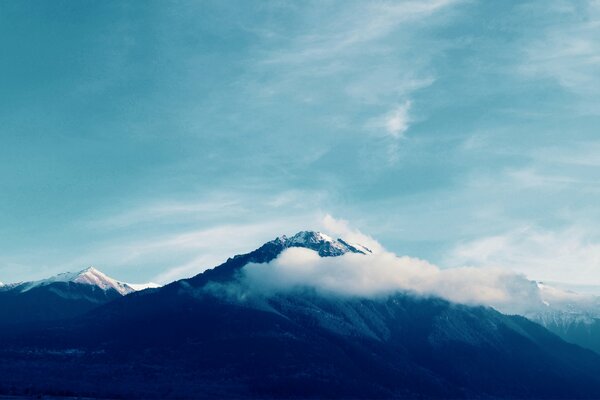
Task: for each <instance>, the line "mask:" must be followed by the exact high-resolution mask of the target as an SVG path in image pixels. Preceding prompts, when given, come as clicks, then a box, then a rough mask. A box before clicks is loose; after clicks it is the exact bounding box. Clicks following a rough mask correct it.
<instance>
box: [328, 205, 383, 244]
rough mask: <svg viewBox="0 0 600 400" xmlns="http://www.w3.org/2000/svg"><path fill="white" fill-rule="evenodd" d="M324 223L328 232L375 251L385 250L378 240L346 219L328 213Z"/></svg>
mask: <svg viewBox="0 0 600 400" xmlns="http://www.w3.org/2000/svg"><path fill="white" fill-rule="evenodd" d="M322 225H323V227H324V228H325V229H324V230H325V231H326V232H327V233H329V234H331V235H333V236H336V237H340V238H342V239H344V240H347V241H349V242H352V243H358V244H360V245H362V246H366V247H367V248H368V249H369V250H371V251H372V252H374V253H379V252H382V251H383V250H384V249H383V246H381V244H380V243H379V242H378V241H377V240H375V239H373V238H372V237H371V236H369V235H366V234H364V233H362V232H361V231H359V230H358V229H355V228H352V227H351V226H350V224H349V222H348V221H346V220H344V219H336V218H334V217H332V216H331V215H330V214H326V215H325V217H323V220H322Z"/></svg>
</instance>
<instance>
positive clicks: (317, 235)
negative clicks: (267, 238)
mask: <svg viewBox="0 0 600 400" xmlns="http://www.w3.org/2000/svg"><path fill="white" fill-rule="evenodd" d="M276 241H279V242H280V243H281V244H283V246H284V247H305V248H308V249H311V250H314V251H316V252H318V253H319V255H321V256H340V255H343V254H346V253H360V254H371V253H372V252H371V250H369V249H368V248H366V247H364V246H361V245H355V244H350V243H349V242H347V241H344V240H343V239H333V238H332V237H330V236H328V235H326V234H324V233H322V232H315V231H301V232H298V233H296V234H295V235H294V236H292V237H287V236H285V235H284V236H280V237H279V238H277V239H276Z"/></svg>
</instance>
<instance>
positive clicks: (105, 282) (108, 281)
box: [22, 267, 135, 296]
mask: <svg viewBox="0 0 600 400" xmlns="http://www.w3.org/2000/svg"><path fill="white" fill-rule="evenodd" d="M56 282H72V283H80V284H84V285H91V286H96V287H99V288H100V289H102V290H104V291H107V290H110V289H114V290H116V291H117V292H118V293H120V294H121V295H123V296H124V295H126V294H129V293H131V292H134V291H135V289H133V288H132V287H131V286H129V285H128V284H126V283H123V282H119V281H117V280H115V279H113V278H110V277H108V276H107V275H105V274H103V273H102V272H100V271H98V270H97V269H96V268H94V267H89V268H86V269H84V270H82V271H79V272H65V273H62V274H58V275H55V276H53V277H51V278H48V279H43V280H40V281H35V282H30V283H27V284H26V285H25V287H24V288H23V289H22V292H26V291H28V290H31V289H33V288H35V287H39V286H46V285H49V284H51V283H56Z"/></svg>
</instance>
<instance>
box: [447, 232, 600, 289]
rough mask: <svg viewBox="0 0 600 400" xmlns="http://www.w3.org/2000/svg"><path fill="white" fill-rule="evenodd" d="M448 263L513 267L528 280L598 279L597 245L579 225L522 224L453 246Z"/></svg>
mask: <svg viewBox="0 0 600 400" xmlns="http://www.w3.org/2000/svg"><path fill="white" fill-rule="evenodd" d="M448 258H449V260H448V263H449V264H453V265H457V264H458V265H471V266H475V267H496V268H513V269H517V270H519V271H520V272H522V273H524V274H526V275H527V276H528V277H529V278H531V279H536V280H542V281H556V282H564V283H570V284H581V285H585V284H588V285H589V284H598V283H599V282H600V244H598V242H597V241H595V240H593V237H591V236H590V235H589V233H588V232H586V231H585V230H583V229H581V228H577V227H570V228H568V229H563V230H559V231H548V230H543V229H540V228H537V227H534V226H525V227H521V228H518V229H513V230H511V231H508V232H505V233H502V234H498V235H492V236H486V237H482V238H478V239H475V240H471V241H467V242H464V243H461V244H459V245H458V246H456V247H455V248H454V249H453V250H452V251H451V253H450V255H449V257H448Z"/></svg>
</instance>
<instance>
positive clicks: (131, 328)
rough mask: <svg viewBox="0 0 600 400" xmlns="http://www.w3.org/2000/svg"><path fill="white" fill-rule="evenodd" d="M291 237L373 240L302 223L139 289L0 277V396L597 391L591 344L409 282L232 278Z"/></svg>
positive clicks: (320, 245) (103, 280)
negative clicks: (397, 286) (341, 289)
mask: <svg viewBox="0 0 600 400" xmlns="http://www.w3.org/2000/svg"><path fill="white" fill-rule="evenodd" d="M290 248H305V249H309V250H313V251H314V252H316V253H318V254H319V256H320V257H339V256H343V255H345V254H356V255H360V256H365V257H366V256H368V255H369V254H371V251H370V250H369V249H368V248H366V247H364V246H361V245H359V244H354V243H350V242H348V241H345V240H342V239H333V238H330V237H328V236H326V235H324V234H321V233H318V232H300V233H298V234H296V235H294V236H292V237H286V236H282V237H279V238H277V239H275V240H273V241H270V242H267V243H265V244H264V245H263V246H261V247H260V248H258V249H256V250H254V251H252V252H250V253H247V254H242V255H238V256H235V257H233V258H230V259H228V260H227V261H226V262H225V263H223V264H221V265H220V266H218V267H215V268H213V269H211V270H207V271H205V272H204V273H202V274H199V275H197V276H195V277H193V278H190V279H184V280H181V281H177V282H174V283H171V284H169V285H166V286H164V287H161V288H156V289H150V290H143V291H139V292H135V291H133V289H132V288H131V287H130V286H128V285H126V284H123V283H120V282H117V281H115V280H112V279H110V278H108V277H106V276H105V275H103V274H101V273H100V272H99V271H97V270H86V271H82V272H81V273H78V274H71V275H62V276H59V277H56V278H52V279H50V280H46V281H41V282H37V283H29V284H21V285H8V286H6V285H5V286H4V287H3V288H0V309H2V310H5V308H6V306H5V304H10V307H12V308H13V310H12V311H3V312H5V313H8V314H2V319H9V318H17V319H19V318H20V321H21V323H20V324H19V325H18V327H12V328H6V329H2V330H0V343H2V346H0V394H28V395H31V394H55V395H77V396H89V397H105V398H113V397H121V398H167V397H170V398H273V397H287V398H290V397H294V398H475V397H476V398H600V376H598V374H597V371H600V355H598V354H597V353H595V352H592V351H590V350H586V349H583V348H581V347H579V346H576V345H574V344H570V343H567V342H565V341H564V340H562V339H561V338H559V337H558V336H557V335H555V334H553V333H551V332H549V331H548V330H547V329H545V328H544V327H542V326H541V325H539V324H538V323H535V322H532V321H530V320H528V319H526V318H524V317H522V316H509V315H505V314H501V313H500V312H498V311H496V310H494V309H492V308H489V307H483V306H479V307H473V306H467V305H460V304H454V303H451V302H448V301H446V300H443V299H440V298H436V297H430V296H429V297H423V296H414V295H411V294H407V293H393V294H388V295H385V296H379V297H373V298H365V297H360V296H348V297H343V296H335V295H327V294H323V293H320V292H317V291H315V290H313V289H311V288H309V287H298V288H294V289H293V290H289V291H285V292H273V293H254V292H251V291H250V292H249V291H244V290H241V289H240V282H242V281H241V280H240V276H243V273H244V268H247V267H252V266H253V265H257V264H258V265H261V264H265V263H269V262H272V261H273V260H276V259H277V258H278V256H279V255H281V254H282V253H283V252H284V251H285V250H286V249H290ZM353 257H354V256H353ZM357 257H358V256H357ZM242 289H243V288H242ZM34 295H36V296H38V295H39V299H42V300H35V301H34V300H31V299H32V298H33V297H34ZM2 296H7V297H6V298H9V299H10V300H5V299H4V297H2ZM11 296H12V297H11ZM50 298H52V299H53V300H51V301H50V300H48V299H50ZM2 301H8V303H1V302H2ZM11 301H12V303H10V302H11ZM45 302H48V304H47V305H46V304H45ZM23 304H24V305H25V306H23ZM31 304H35V305H33V306H32V305H31ZM82 304H83V305H82ZM20 307H24V308H20ZM37 307H41V308H40V309H43V310H44V312H40V311H37V313H36V311H35V310H36V309H38V308H37ZM61 307H64V308H70V307H73V308H72V310H70V311H68V312H67V311H65V310H61ZM84 309H85V310H84ZM11 313H12V314H11ZM23 313H24V314H31V313H33V315H35V317H31V316H28V317H22V316H21V317H19V316H18V314H23ZM44 313H46V314H47V315H50V316H51V318H49V317H47V315H43V314H44ZM539 315H540V317H539V321H540V322H544V321H545V320H544V318H543V317H542V315H541V314H539ZM531 318H533V317H531ZM544 323H547V322H544ZM547 324H548V323H547ZM548 325H550V324H548Z"/></svg>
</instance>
